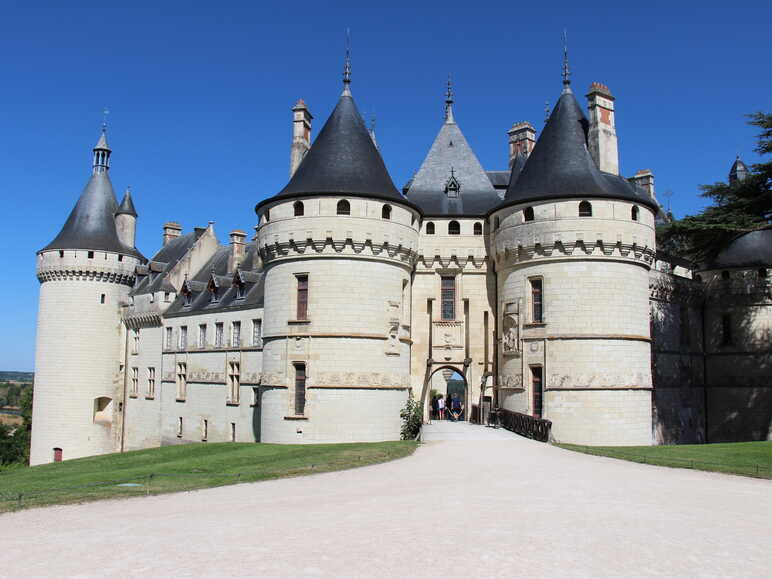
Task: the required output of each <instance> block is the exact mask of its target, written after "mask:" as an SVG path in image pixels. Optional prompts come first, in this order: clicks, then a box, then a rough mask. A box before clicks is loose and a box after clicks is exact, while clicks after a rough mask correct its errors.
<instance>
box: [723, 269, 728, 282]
mask: <svg viewBox="0 0 772 579" xmlns="http://www.w3.org/2000/svg"><path fill="white" fill-rule="evenodd" d="M721 279H723V280H724V281H726V280H728V279H729V272H728V271H726V270H724V271H722V272H721Z"/></svg>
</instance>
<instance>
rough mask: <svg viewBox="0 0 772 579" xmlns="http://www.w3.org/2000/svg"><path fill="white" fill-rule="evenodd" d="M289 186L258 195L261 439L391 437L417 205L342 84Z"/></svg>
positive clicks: (405, 358) (405, 347) (406, 359)
mask: <svg viewBox="0 0 772 579" xmlns="http://www.w3.org/2000/svg"><path fill="white" fill-rule="evenodd" d="M350 83H351V68H350V61H349V59H348V57H347V58H346V64H345V67H344V78H343V93H342V94H341V96H340V98H339V100H338V103H337V105H336V107H335V109H334V110H333V112H332V114H331V115H330V117H329V118H328V119H327V122H326V123H325V124H324V127H323V128H322V129H321V131H320V132H319V134H318V136H317V137H316V140H315V141H314V143H313V146H311V148H310V149H309V150H308V153H307V154H306V155H305V156H304V157H303V159H302V161H301V162H300V165H299V166H298V167H297V170H296V171H295V172H294V173H293V175H292V177H291V179H290V181H289V183H288V184H287V185H286V187H284V189H282V190H281V191H280V192H279V193H278V194H276V195H274V196H273V197H270V198H268V199H265V200H263V201H261V202H260V203H258V204H257V206H256V208H255V210H256V212H257V215H258V218H259V222H260V225H259V227H258V230H257V245H258V249H259V252H260V257H261V258H262V260H263V268H264V271H265V278H264V279H265V282H264V283H265V297H264V304H265V314H264V318H263V331H264V335H265V340H264V342H263V370H262V376H263V378H262V385H261V392H262V399H261V402H260V406H261V412H260V418H261V426H260V428H261V430H260V439H261V441H263V442H292V443H297V442H343V441H376V440H390V439H391V440H393V439H398V438H399V429H400V422H399V409H400V408H401V407H402V406H403V405H404V403H405V399H406V398H407V391H408V389H409V388H410V379H409V376H410V338H409V331H410V330H409V323H410V322H409V313H408V312H409V303H410V297H409V296H410V292H409V287H410V271H411V260H412V259H414V256H415V252H416V247H417V243H418V227H419V222H420V211H419V210H418V209H417V208H416V207H415V206H414V205H412V204H411V203H410V202H409V201H407V200H406V199H405V198H404V197H403V196H402V195H401V194H400V193H399V192H398V191H397V189H396V188H395V187H394V183H393V182H392V180H391V177H390V176H389V173H388V171H387V170H386V166H385V164H384V162H383V159H382V158H381V155H380V153H379V152H378V149H377V148H376V146H375V144H374V142H373V139H372V137H371V135H370V133H369V132H368V130H367V127H366V126H365V123H364V121H363V120H362V117H361V116H360V114H359V111H358V110H357V106H356V104H355V103H354V99H353V97H352V95H351V90H350V86H349V85H350Z"/></svg>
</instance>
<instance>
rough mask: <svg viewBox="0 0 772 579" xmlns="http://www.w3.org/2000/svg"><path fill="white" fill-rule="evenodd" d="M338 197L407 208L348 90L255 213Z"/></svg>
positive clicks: (259, 204) (256, 208)
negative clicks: (285, 203) (283, 202)
mask: <svg viewBox="0 0 772 579" xmlns="http://www.w3.org/2000/svg"><path fill="white" fill-rule="evenodd" d="M341 194H342V195H350V196H354V197H375V198H377V199H384V200H388V201H396V202H401V203H405V204H407V205H410V203H409V202H407V201H406V200H405V198H404V197H403V196H402V195H401V194H400V192H399V191H397V189H396V188H395V187H394V183H393V181H392V180H391V177H390V176H389V172H388V171H387V170H386V165H385V164H384V162H383V159H382V158H381V154H380V153H379V152H378V149H377V148H376V146H375V144H374V143H373V139H372V137H371V136H370V133H369V131H368V130H367V127H365V123H364V121H363V120H362V117H361V115H360V114H359V111H358V110H357V107H356V104H355V103H354V99H353V98H352V97H351V95H350V94H348V91H346V92H344V94H342V95H341V97H340V99H339V100H338V104H337V106H336V107H335V110H334V111H333V112H332V114H331V115H330V118H328V119H327V122H326V123H325V124H324V127H322V130H321V131H320V132H319V135H318V136H317V137H316V139H315V140H314V143H313V145H312V146H311V148H310V149H309V150H308V153H306V155H305V157H303V160H302V161H301V163H300V165H299V166H298V168H297V170H296V171H295V174H294V175H292V178H291V179H290V181H289V183H287V186H286V187H284V189H282V190H281V191H280V192H279V193H278V194H276V195H275V196H273V197H269V198H268V199H264V200H263V201H261V202H260V203H258V204H257V206H256V207H255V211H258V210H259V209H260V207H262V206H263V205H265V204H266V203H271V202H274V201H277V200H279V199H288V198H293V197H301V196H306V195H341Z"/></svg>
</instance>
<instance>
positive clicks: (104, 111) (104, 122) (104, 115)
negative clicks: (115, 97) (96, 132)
mask: <svg viewBox="0 0 772 579" xmlns="http://www.w3.org/2000/svg"><path fill="white" fill-rule="evenodd" d="M109 114H110V111H109V110H107V107H105V108H104V109H102V133H106V132H107V115H109Z"/></svg>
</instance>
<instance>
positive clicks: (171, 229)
mask: <svg viewBox="0 0 772 579" xmlns="http://www.w3.org/2000/svg"><path fill="white" fill-rule="evenodd" d="M181 234H182V226H181V225H180V224H179V223H175V222H174V221H167V222H166V223H164V245H166V244H167V243H169V242H170V241H171V240H172V239H176V238H178V237H179V236H180V235H181Z"/></svg>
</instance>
